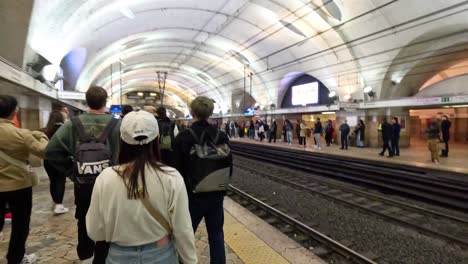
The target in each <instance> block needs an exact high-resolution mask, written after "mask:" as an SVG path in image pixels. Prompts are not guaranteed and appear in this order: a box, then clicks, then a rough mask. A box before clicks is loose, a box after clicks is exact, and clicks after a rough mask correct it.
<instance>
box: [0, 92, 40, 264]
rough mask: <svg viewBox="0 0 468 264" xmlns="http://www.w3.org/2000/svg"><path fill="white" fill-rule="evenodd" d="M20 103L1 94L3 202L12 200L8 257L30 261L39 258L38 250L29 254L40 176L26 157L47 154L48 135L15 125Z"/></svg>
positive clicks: (0, 177) (0, 186) (0, 189)
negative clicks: (35, 185) (33, 211)
mask: <svg viewBox="0 0 468 264" xmlns="http://www.w3.org/2000/svg"><path fill="white" fill-rule="evenodd" d="M17 107H18V101H17V100H16V98H15V97H13V96H9V95H0V135H1V137H0V206H1V207H2V209H4V206H5V205H6V204H7V203H8V205H9V207H10V210H11V213H12V216H13V218H12V226H11V228H12V231H11V235H10V242H9V245H8V252H7V255H6V258H7V261H8V263H12V264H18V263H24V264H27V263H35V262H36V260H37V256H36V255H35V254H30V255H25V252H26V248H25V245H26V240H27V238H28V235H29V225H30V221H31V210H32V193H33V192H32V186H33V184H34V181H35V180H37V179H34V176H33V175H32V174H31V173H30V168H29V165H28V164H27V160H26V159H27V157H28V156H29V155H30V154H33V155H36V156H38V157H44V154H45V149H46V146H47V142H48V139H47V136H46V135H45V134H44V133H42V132H39V131H29V130H27V129H21V128H17V127H15V124H14V122H13V117H14V116H15V114H16V112H18V108H17ZM0 211H4V210H0ZM0 217H3V215H1V216H0Z"/></svg>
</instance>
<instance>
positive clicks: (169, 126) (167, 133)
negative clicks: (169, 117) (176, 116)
mask: <svg viewBox="0 0 468 264" xmlns="http://www.w3.org/2000/svg"><path fill="white" fill-rule="evenodd" d="M158 125H159V131H160V136H159V148H160V149H161V150H172V140H173V138H174V126H175V123H173V122H165V121H159V122H158Z"/></svg>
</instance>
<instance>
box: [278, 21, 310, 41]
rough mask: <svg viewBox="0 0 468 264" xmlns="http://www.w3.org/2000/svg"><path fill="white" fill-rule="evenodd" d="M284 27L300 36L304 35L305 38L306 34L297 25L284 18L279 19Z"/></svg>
mask: <svg viewBox="0 0 468 264" xmlns="http://www.w3.org/2000/svg"><path fill="white" fill-rule="evenodd" d="M279 22H280V23H281V24H282V25H283V26H284V27H285V28H287V29H289V30H290V31H292V32H294V33H296V34H297V35H299V36H301V37H304V38H307V36H306V35H305V34H304V33H302V31H300V30H299V29H298V28H297V27H295V26H294V25H293V24H291V23H289V22H286V21H284V20H280V21H279Z"/></svg>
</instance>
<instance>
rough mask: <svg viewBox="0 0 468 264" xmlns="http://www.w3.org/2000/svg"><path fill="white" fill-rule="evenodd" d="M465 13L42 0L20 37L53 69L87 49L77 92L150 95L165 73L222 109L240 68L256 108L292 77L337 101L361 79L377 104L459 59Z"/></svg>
mask: <svg viewBox="0 0 468 264" xmlns="http://www.w3.org/2000/svg"><path fill="white" fill-rule="evenodd" d="M466 17H468V1H462V0H450V1H447V0H431V1H428V0H353V1H343V0H314V1H307V0H288V1H282V0H196V1H194V0H177V1H174V0H127V1H116V0H88V1H86V0H48V1H35V5H34V10H33V16H32V20H31V26H30V29H29V36H28V43H29V45H30V46H31V47H32V48H33V49H34V50H35V51H36V52H38V53H39V54H41V55H42V56H44V57H46V58H47V59H49V60H50V61H52V62H53V63H55V64H59V63H60V61H61V60H62V58H63V57H64V56H65V55H66V54H67V53H69V52H70V51H72V50H74V49H76V48H85V49H86V51H87V57H86V63H85V66H84V68H83V69H82V71H81V72H80V74H79V78H78V82H77V85H76V89H77V90H80V91H86V89H88V87H89V86H90V85H91V84H97V85H101V86H103V87H105V88H106V89H108V90H109V92H110V91H111V88H112V93H113V96H114V98H115V99H114V100H117V98H118V97H119V96H120V93H121V91H120V89H122V93H126V92H127V91H135V90H138V89H141V90H145V91H147V90H148V89H154V90H155V91H157V87H158V83H157V78H156V72H157V71H167V72H168V75H167V83H168V90H170V92H171V94H172V95H173V96H178V97H179V99H180V100H179V101H183V102H187V101H189V100H190V99H191V98H193V97H194V96H197V95H205V96H209V97H212V98H213V99H214V100H215V101H216V102H217V104H216V106H217V109H216V111H224V112H226V111H227V109H231V108H232V107H233V106H232V103H233V102H232V100H231V97H232V93H233V92H235V91H238V90H239V89H240V90H243V89H244V74H245V72H246V73H247V74H248V73H250V72H252V73H253V78H252V80H253V88H252V96H253V97H254V98H255V100H256V101H257V102H258V103H259V104H261V105H268V104H272V103H275V104H277V105H278V101H279V100H281V98H278V89H279V86H280V83H281V80H282V78H283V77H284V76H286V75H287V74H288V73H291V72H305V73H307V74H310V75H312V76H314V77H316V78H318V79H320V80H321V81H322V82H323V83H324V84H325V85H326V86H327V87H328V88H329V89H330V90H331V91H336V92H337V94H338V95H339V96H340V99H341V100H344V98H348V97H351V98H355V99H361V98H363V97H364V94H363V91H362V90H363V88H364V87H366V86H372V88H373V89H374V91H375V92H376V94H377V96H378V97H379V98H382V99H384V98H394V97H398V96H405V95H410V94H413V93H415V92H417V91H418V90H419V89H420V88H421V87H422V86H423V85H424V83H426V82H427V81H429V80H430V79H431V78H433V77H434V76H437V75H438V74H439V72H443V71H446V70H447V69H449V68H453V65H459V63H460V61H461V60H463V59H464V58H466V51H467V48H468V45H466V44H467V43H468V23H467V22H468V21H467V18H466ZM444 53H449V54H450V59H449V61H447V60H445V61H444V63H437V60H438V59H439V60H440V58H441V57H440V56H441V54H444ZM437 56H439V57H437ZM111 65H112V67H111ZM462 65H464V66H466V64H462ZM244 67H245V68H246V70H245V72H244ZM422 68H424V70H423V71H422V70H418V69H422ZM111 72H112V74H111ZM452 72H453V71H452ZM461 72H463V70H461ZM464 72H466V71H464ZM408 74H410V75H408ZM111 76H112V77H111ZM120 84H122V87H120ZM403 84H405V85H403ZM248 85H249V83H248V81H247V86H248Z"/></svg>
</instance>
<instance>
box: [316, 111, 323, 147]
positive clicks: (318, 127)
mask: <svg viewBox="0 0 468 264" xmlns="http://www.w3.org/2000/svg"><path fill="white" fill-rule="evenodd" d="M322 133H323V127H322V122H320V118H317V122H316V123H315V125H314V139H315V148H316V149H322V145H321V143H320V138H321V137H322Z"/></svg>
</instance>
